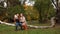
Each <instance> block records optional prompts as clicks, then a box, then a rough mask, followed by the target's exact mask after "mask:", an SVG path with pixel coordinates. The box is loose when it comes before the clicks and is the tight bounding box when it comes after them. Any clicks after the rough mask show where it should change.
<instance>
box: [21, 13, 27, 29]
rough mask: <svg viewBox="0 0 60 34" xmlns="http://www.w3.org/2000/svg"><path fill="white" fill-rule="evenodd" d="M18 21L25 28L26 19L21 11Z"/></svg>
mask: <svg viewBox="0 0 60 34" xmlns="http://www.w3.org/2000/svg"><path fill="white" fill-rule="evenodd" d="M20 22H21V23H22V28H23V29H24V30H27V23H26V19H25V17H24V16H23V14H22V13H21V14H20Z"/></svg>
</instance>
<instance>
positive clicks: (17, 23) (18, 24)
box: [16, 22, 22, 30]
mask: <svg viewBox="0 0 60 34" xmlns="http://www.w3.org/2000/svg"><path fill="white" fill-rule="evenodd" d="M18 26H20V27H21V29H22V23H19V22H16V30H18Z"/></svg>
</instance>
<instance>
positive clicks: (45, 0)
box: [34, 0, 55, 21]
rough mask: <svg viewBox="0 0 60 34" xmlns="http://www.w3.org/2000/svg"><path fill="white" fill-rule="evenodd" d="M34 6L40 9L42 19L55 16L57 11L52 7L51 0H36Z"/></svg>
mask: <svg viewBox="0 0 60 34" xmlns="http://www.w3.org/2000/svg"><path fill="white" fill-rule="evenodd" d="M34 7H35V8H36V9H37V10H38V11H39V14H40V21H44V20H46V19H47V18H51V17H53V16H55V11H54V9H53V8H52V5H51V2H50V0H36V4H35V6H34Z"/></svg>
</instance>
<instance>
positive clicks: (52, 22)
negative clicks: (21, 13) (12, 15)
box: [0, 17, 55, 28]
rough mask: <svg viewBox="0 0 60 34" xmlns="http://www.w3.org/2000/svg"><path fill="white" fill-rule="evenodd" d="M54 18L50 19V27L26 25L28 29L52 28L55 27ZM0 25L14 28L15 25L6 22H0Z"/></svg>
mask: <svg viewBox="0 0 60 34" xmlns="http://www.w3.org/2000/svg"><path fill="white" fill-rule="evenodd" d="M54 18H55V17H52V18H51V20H50V21H51V25H50V26H34V25H28V24H27V26H28V27H31V28H51V27H54V26H55V21H54ZM0 23H1V24H6V25H10V26H15V24H11V23H6V22H2V21H0Z"/></svg>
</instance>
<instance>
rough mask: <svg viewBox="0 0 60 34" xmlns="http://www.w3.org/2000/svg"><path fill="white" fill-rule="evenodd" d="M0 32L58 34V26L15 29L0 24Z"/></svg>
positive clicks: (9, 33)
mask: <svg viewBox="0 0 60 34" xmlns="http://www.w3.org/2000/svg"><path fill="white" fill-rule="evenodd" d="M0 34H60V28H57V27H53V28H48V29H28V30H19V31H15V27H12V26H7V25H3V24H0Z"/></svg>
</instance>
